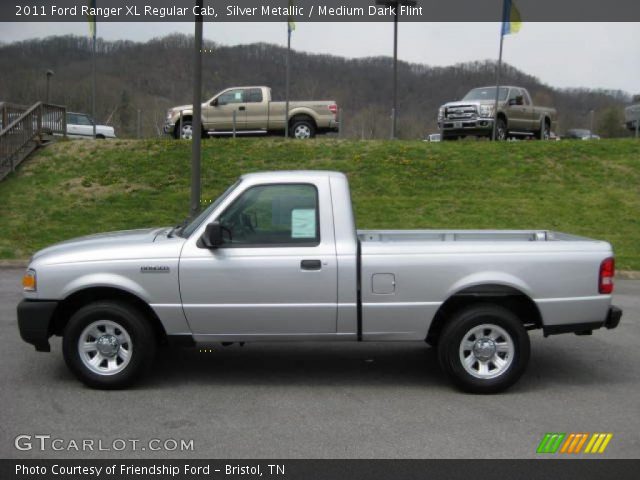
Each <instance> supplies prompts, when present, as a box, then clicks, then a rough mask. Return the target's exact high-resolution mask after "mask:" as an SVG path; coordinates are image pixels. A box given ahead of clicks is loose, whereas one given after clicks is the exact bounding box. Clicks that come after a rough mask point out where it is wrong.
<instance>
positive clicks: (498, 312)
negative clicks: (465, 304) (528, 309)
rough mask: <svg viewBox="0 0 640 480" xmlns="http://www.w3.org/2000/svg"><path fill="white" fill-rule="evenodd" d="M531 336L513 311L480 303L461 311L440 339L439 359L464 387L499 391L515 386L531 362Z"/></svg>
mask: <svg viewBox="0 0 640 480" xmlns="http://www.w3.org/2000/svg"><path fill="white" fill-rule="evenodd" d="M529 352H530V345H529V335H528V334H527V331H526V330H525V328H524V326H523V324H522V322H521V321H520V320H519V319H518V317H516V316H515V315H514V314H513V313H512V312H511V311H509V310H507V309H505V308H502V307H500V306H498V305H492V304H479V305H475V306H472V307H469V308H466V309H463V310H460V311H459V312H457V313H456V314H454V315H453V317H452V318H451V319H450V321H449V322H448V323H447V325H446V326H445V328H444V330H443V332H442V335H441V336H440V339H439V340H438V360H439V361H440V365H441V367H442V369H443V370H444V372H445V373H446V374H447V376H449V378H450V379H451V380H452V381H453V382H454V383H455V384H456V385H457V386H458V387H460V388H461V389H462V390H464V391H467V392H471V393H497V392H500V391H502V390H505V389H506V388H508V387H510V386H511V385H513V384H514V383H515V382H516V381H517V380H518V379H519V378H520V376H521V375H522V374H523V373H524V371H525V369H526V367H527V363H528V362H529Z"/></svg>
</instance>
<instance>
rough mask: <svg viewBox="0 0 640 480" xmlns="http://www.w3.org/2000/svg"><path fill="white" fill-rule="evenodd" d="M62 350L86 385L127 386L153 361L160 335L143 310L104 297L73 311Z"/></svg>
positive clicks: (73, 370) (98, 386) (103, 386)
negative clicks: (155, 332)
mask: <svg viewBox="0 0 640 480" xmlns="http://www.w3.org/2000/svg"><path fill="white" fill-rule="evenodd" d="M62 351H63V354H64V359H65V362H66V363H67V366H68V367H69V369H70V370H71V371H72V372H73V373H74V374H75V375H76V377H78V379H79V380H81V381H82V382H84V383H85V384H86V385H88V386H90V387H93V388H101V389H115V388H123V387H127V386H129V385H130V384H131V383H133V381H134V380H135V379H136V378H137V377H138V376H139V375H140V374H142V373H143V372H144V371H145V370H146V369H147V368H148V367H149V366H150V365H151V363H152V362H153V357H154V355H155V351H156V338H155V335H154V332H153V329H152V327H151V325H150V324H149V322H147V321H146V318H145V317H144V314H143V313H142V312H140V311H138V310H137V309H135V308H134V307H132V306H130V305H128V304H126V303H121V302H110V301H100V302H95V303H91V304H89V305H85V306H84V307H82V308H80V309H79V310H78V311H77V312H76V313H74V314H73V315H72V317H71V318H70V319H69V323H68V324H67V326H66V327H65V330H64V338H63V340H62Z"/></svg>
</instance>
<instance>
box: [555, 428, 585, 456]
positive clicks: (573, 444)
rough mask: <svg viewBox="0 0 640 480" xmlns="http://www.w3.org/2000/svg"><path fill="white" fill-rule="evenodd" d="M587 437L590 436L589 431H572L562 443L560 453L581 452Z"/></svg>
mask: <svg viewBox="0 0 640 480" xmlns="http://www.w3.org/2000/svg"><path fill="white" fill-rule="evenodd" d="M587 438H589V434H588V433H570V434H569V436H568V437H567V439H566V440H565V442H564V444H563V445H562V448H561V449H560V453H580V450H582V446H583V445H584V443H585V442H586V441H587Z"/></svg>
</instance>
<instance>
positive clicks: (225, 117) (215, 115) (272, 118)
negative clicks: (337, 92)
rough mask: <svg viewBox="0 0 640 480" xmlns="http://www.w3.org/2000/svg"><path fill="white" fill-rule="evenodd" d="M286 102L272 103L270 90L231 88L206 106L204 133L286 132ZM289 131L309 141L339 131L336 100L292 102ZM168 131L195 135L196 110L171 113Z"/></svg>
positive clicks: (184, 108) (181, 108) (185, 108)
mask: <svg viewBox="0 0 640 480" xmlns="http://www.w3.org/2000/svg"><path fill="white" fill-rule="evenodd" d="M285 109H286V104H285V102H274V101H272V100H271V89H270V88H268V87H233V88H227V89H226V90H223V91H221V92H219V93H217V94H216V95H214V96H213V97H212V98H211V99H209V100H207V101H206V102H204V103H203V104H202V132H201V133H202V134H203V135H212V136H223V135H233V133H234V119H233V116H234V112H235V132H236V134H238V135H247V134H251V135H260V134H262V135H265V134H267V133H274V132H284V130H285V116H286V115H285ZM287 119H288V122H289V132H290V135H291V136H292V137H294V138H299V139H306V138H312V137H315V135H316V134H317V133H327V132H337V131H338V106H337V104H336V102H334V101H333V100H317V101H316V100H309V101H290V102H289V115H288V116H287ZM164 132H165V133H166V134H169V135H172V136H173V137H174V138H182V139H190V138H192V136H193V107H192V105H182V106H179V107H174V108H171V109H169V110H168V111H167V117H166V121H165V124H164Z"/></svg>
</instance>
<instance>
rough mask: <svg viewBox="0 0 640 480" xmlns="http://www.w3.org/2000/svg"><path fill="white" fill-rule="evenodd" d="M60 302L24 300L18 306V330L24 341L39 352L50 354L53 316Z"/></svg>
mask: <svg viewBox="0 0 640 480" xmlns="http://www.w3.org/2000/svg"><path fill="white" fill-rule="evenodd" d="M57 306H58V302H52V301H38V300H22V301H21V302H20V303H19V304H18V328H19V329H20V336H21V337H22V340H24V341H25V342H27V343H30V344H31V345H33V346H34V347H36V350H37V351H38V352H49V351H51V347H50V346H49V337H50V336H51V335H52V333H53V328H52V327H53V314H54V312H55V310H56V307H57Z"/></svg>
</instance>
